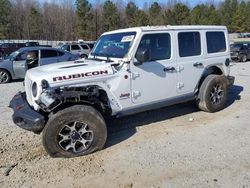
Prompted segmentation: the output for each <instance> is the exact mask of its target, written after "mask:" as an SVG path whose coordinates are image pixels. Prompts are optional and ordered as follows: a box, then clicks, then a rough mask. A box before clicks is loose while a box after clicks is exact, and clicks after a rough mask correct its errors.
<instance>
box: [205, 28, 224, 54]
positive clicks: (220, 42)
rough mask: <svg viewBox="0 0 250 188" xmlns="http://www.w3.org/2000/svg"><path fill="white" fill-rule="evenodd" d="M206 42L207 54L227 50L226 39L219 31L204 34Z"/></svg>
mask: <svg viewBox="0 0 250 188" xmlns="http://www.w3.org/2000/svg"><path fill="white" fill-rule="evenodd" d="M206 40H207V52H208V53H209V54H211V53H218V52H225V51H226V49H227V47H226V37H225V33H224V32H221V31H211V32H210V31H209V32H206Z"/></svg>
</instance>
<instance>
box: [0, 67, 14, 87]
mask: <svg viewBox="0 0 250 188" xmlns="http://www.w3.org/2000/svg"><path fill="white" fill-rule="evenodd" d="M10 81H11V76H10V73H9V72H8V71H6V70H4V69H0V84H5V83H9V82H10Z"/></svg>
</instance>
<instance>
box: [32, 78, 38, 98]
mask: <svg viewBox="0 0 250 188" xmlns="http://www.w3.org/2000/svg"><path fill="white" fill-rule="evenodd" d="M31 89H32V95H33V97H36V96H37V83H36V82H34V83H33V84H32V88H31Z"/></svg>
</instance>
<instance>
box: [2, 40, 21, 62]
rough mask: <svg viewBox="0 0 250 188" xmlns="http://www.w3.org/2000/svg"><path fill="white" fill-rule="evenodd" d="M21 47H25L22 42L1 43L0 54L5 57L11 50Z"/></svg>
mask: <svg viewBox="0 0 250 188" xmlns="http://www.w3.org/2000/svg"><path fill="white" fill-rule="evenodd" d="M22 47H25V44H24V43H9V42H5V43H2V44H0V56H1V57H2V58H5V57H7V56H8V55H9V54H11V53H12V52H14V51H16V50H18V49H19V48H22Z"/></svg>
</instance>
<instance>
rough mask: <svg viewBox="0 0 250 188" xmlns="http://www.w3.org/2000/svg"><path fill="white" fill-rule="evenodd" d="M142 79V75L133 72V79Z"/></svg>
mask: <svg viewBox="0 0 250 188" xmlns="http://www.w3.org/2000/svg"><path fill="white" fill-rule="evenodd" d="M138 77H140V74H139V73H138V72H132V73H131V78H132V79H133V80H135V79H136V78H138Z"/></svg>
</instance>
